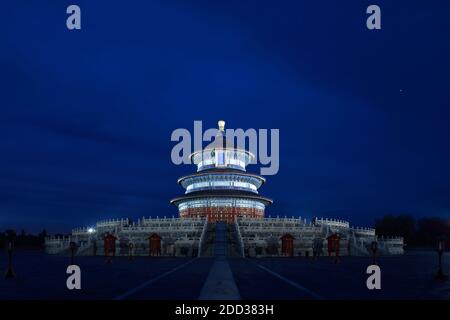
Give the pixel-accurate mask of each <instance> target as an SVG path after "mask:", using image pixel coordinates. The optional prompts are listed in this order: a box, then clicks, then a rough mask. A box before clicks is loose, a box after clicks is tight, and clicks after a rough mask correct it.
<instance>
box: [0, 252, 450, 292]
mask: <svg viewBox="0 0 450 320" xmlns="http://www.w3.org/2000/svg"><path fill="white" fill-rule="evenodd" d="M213 261H214V258H198V259H190V258H151V257H137V258H135V259H134V260H132V261H129V260H128V259H127V258H126V257H120V258H115V259H114V260H113V262H112V263H111V264H106V263H105V260H104V258H103V257H76V260H75V263H76V264H78V265H79V266H80V267H81V270H82V274H81V278H82V289H81V290H72V291H70V290H68V289H67V288H66V279H67V277H68V275H67V274H66V268H67V265H68V263H69V258H68V257H63V256H50V255H46V254H44V253H41V252H30V251H22V252H16V253H15V256H14V270H15V272H16V278H14V279H9V280H6V279H3V273H4V271H6V268H7V257H6V254H5V253H4V252H2V253H1V254H0V272H1V273H2V278H0V299H1V300H4V299H114V298H123V299H183V300H184V299H186V300H192V299H198V297H199V295H200V292H201V290H202V287H203V284H204V283H205V281H206V279H207V276H208V273H209V270H210V268H211V265H212V263H213ZM228 262H229V265H230V267H231V271H232V274H233V277H234V281H235V283H236V286H237V288H238V290H239V294H240V297H241V298H242V299H275V300H276V299H450V281H449V280H447V281H444V282H440V281H437V280H435V279H434V274H435V272H436V267H437V255H436V253H435V252H427V251H416V252H410V253H407V254H406V255H404V256H398V257H385V258H381V259H380V260H379V265H380V267H381V286H382V289H381V290H368V289H367V287H366V279H367V277H368V275H367V274H366V268H367V266H368V265H370V264H371V259H369V258H361V257H343V258H342V260H341V263H339V264H337V265H335V264H333V263H332V262H331V261H330V260H329V259H328V258H325V257H322V258H320V259H319V260H317V261H312V260H311V259H307V258H305V257H303V258H302V257H295V258H265V259H238V258H231V259H229V260H228ZM444 271H445V272H446V273H447V274H449V275H450V254H446V255H444Z"/></svg>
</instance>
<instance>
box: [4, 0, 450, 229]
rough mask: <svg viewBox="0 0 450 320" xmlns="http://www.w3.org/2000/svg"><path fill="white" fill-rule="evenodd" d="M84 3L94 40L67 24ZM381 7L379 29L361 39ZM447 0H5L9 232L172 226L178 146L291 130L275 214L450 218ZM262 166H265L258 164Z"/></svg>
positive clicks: (270, 191) (283, 134)
mask: <svg viewBox="0 0 450 320" xmlns="http://www.w3.org/2000/svg"><path fill="white" fill-rule="evenodd" d="M70 4H77V5H79V6H80V7H81V12H82V29H81V30H80V31H69V30H68V29H67V28H66V18H67V16H68V15H67V14H66V8H67V6H68V5H70ZM370 4H378V5H379V6H380V7H381V10H382V30H379V31H369V30H368V29H367V28H366V18H367V14H366V8H367V6H368V5H370ZM449 10H450V3H449V2H448V1H444V0H443V1H435V0H433V1H410V0H408V1H406V0H396V1H335V0H330V1H311V0H308V1H299V0H298V1H286V2H285V1H272V2H268V1H229V0H227V1H217V0H215V1H185V0H183V1H182V0H179V1H149V0H146V1H99V0H96V1H92V0H86V1H82V0H71V1H65V0H64V1H63V0H59V1H54V0H39V1H36V0H34V1H31V0H30V1H13V0H9V1H4V2H2V5H1V12H0V67H1V71H0V230H3V229H6V228H10V227H13V228H17V229H21V228H25V229H26V230H27V231H33V232H34V231H39V230H41V229H42V228H47V230H49V231H50V232H66V231H68V230H70V229H71V228H72V227H77V226H88V225H93V224H95V222H96V221H97V220H100V219H106V218H120V217H131V218H138V217H142V216H143V215H145V216H157V215H158V216H160V217H161V216H164V215H167V216H172V215H177V209H176V207H173V206H171V205H170V204H169V200H170V199H171V198H173V197H175V196H179V195H181V194H182V193H183V189H182V188H181V187H180V186H178V185H177V183H176V180H177V178H178V177H179V176H181V175H184V174H189V173H191V172H194V171H195V166H193V165H191V166H188V165H181V166H175V165H174V164H172V162H171V159H170V152H171V149H172V147H173V146H174V145H175V143H174V142H171V141H170V135H171V133H172V131H173V130H174V129H176V128H187V129H189V130H190V131H192V130H193V124H194V120H203V124H204V128H211V127H216V125H217V120H219V119H224V120H226V122H227V128H243V129H247V128H255V129H259V128H267V129H271V128H279V129H280V170H279V173H278V174H277V175H275V176H268V177H266V178H267V183H266V185H264V186H263V187H262V188H261V189H260V192H261V194H262V195H264V196H268V197H270V198H273V199H274V204H273V205H272V206H271V207H269V208H268V209H267V211H266V213H267V214H271V215H277V214H279V215H280V216H284V215H288V216H292V215H294V216H298V215H301V216H303V217H306V218H311V217H313V216H327V217H335V218H343V219H348V220H350V221H351V224H352V225H362V226H364V225H367V226H370V225H373V223H374V220H375V219H376V218H379V217H381V216H383V215H385V214H403V213H409V214H412V215H414V216H416V217H426V216H442V217H450V152H449V147H450V126H449V119H450V81H449V75H450V59H449V57H450V41H449V39H450V19H449V18H448V14H449ZM248 170H249V171H250V172H255V173H258V172H259V168H258V166H256V165H255V166H250V167H248Z"/></svg>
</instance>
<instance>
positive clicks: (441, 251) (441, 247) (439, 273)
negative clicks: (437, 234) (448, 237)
mask: <svg viewBox="0 0 450 320" xmlns="http://www.w3.org/2000/svg"><path fill="white" fill-rule="evenodd" d="M444 251H445V241H444V238H440V239H439V240H438V247H437V254H438V258H439V262H438V264H439V265H438V271H437V273H436V279H438V280H445V279H447V277H446V276H445V274H444V271H443V270H442V255H443V254H444Z"/></svg>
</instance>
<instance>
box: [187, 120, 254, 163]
mask: <svg viewBox="0 0 450 320" xmlns="http://www.w3.org/2000/svg"><path fill="white" fill-rule="evenodd" d="M191 160H192V163H194V164H196V165H197V171H204V170H209V169H236V170H241V171H245V167H246V166H247V165H248V164H250V163H254V160H255V156H254V155H253V154H252V153H251V152H249V151H246V150H244V149H239V148H235V147H234V137H233V138H231V139H228V137H227V136H226V134H225V121H223V120H220V121H219V130H218V131H217V135H216V136H215V138H214V141H213V142H212V143H211V144H210V145H208V146H207V147H206V148H204V149H203V150H198V151H195V152H194V153H192V154H191Z"/></svg>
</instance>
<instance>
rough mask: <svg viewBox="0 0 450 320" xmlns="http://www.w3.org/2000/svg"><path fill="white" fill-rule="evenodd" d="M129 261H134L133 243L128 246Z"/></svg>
mask: <svg viewBox="0 0 450 320" xmlns="http://www.w3.org/2000/svg"><path fill="white" fill-rule="evenodd" d="M128 260H133V243H132V242H130V243H129V244H128Z"/></svg>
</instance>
